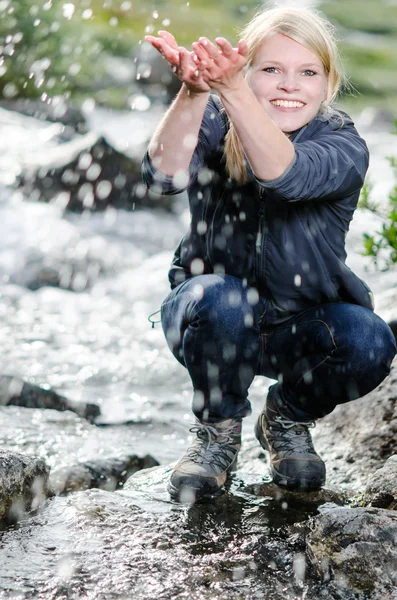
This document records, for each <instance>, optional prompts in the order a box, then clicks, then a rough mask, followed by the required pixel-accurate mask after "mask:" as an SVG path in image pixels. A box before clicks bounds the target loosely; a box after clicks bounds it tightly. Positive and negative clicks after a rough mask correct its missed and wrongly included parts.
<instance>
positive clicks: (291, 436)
mask: <svg viewBox="0 0 397 600" xmlns="http://www.w3.org/2000/svg"><path fill="white" fill-rule="evenodd" d="M315 426H316V424H315V422H314V421H307V422H305V421H303V422H297V421H290V420H288V419H285V418H283V417H280V416H279V415H277V416H276V417H275V418H274V420H272V422H271V423H269V429H270V434H271V438H272V444H273V447H274V449H275V450H281V451H282V452H284V453H285V454H297V453H298V454H307V453H310V454H315V450H314V447H313V442H312V438H311V435H310V432H309V429H313V428H314V427H315Z"/></svg>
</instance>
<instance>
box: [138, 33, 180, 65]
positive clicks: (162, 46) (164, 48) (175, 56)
mask: <svg viewBox="0 0 397 600" xmlns="http://www.w3.org/2000/svg"><path fill="white" fill-rule="evenodd" d="M150 37H152V36H147V37H146V38H145V39H146V40H147V41H148V42H150V43H151V44H152V46H153V48H155V49H156V50H157V51H158V52H160V54H161V55H162V56H163V57H164V58H165V60H166V61H167V62H168V63H169V64H170V65H171V66H172V67H176V66H178V64H179V52H178V50H173V49H172V48H170V47H169V45H168V44H166V43H165V41H164V40H162V39H160V38H155V37H153V39H148V38H150Z"/></svg>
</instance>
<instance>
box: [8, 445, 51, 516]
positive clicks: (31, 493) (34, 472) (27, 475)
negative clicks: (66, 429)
mask: <svg viewBox="0 0 397 600" xmlns="http://www.w3.org/2000/svg"><path fill="white" fill-rule="evenodd" d="M49 472H50V469H49V467H48V466H47V465H46V463H45V462H44V460H43V459H41V458H37V457H32V456H25V455H23V454H19V453H16V452H10V451H7V450H0V520H6V521H18V520H20V519H21V518H22V517H23V516H24V514H25V513H26V512H29V511H31V510H35V509H37V508H38V507H39V506H40V505H41V504H42V503H43V502H44V500H45V499H46V498H47V497H48V496H51V495H53V492H52V491H51V490H50V488H49V486H48V477H49Z"/></svg>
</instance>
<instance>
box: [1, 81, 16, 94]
mask: <svg viewBox="0 0 397 600" xmlns="http://www.w3.org/2000/svg"><path fill="white" fill-rule="evenodd" d="M17 94H18V88H17V86H16V85H15V84H14V83H11V82H10V83H6V84H5V86H4V88H3V96H4V98H15V96H16V95H17Z"/></svg>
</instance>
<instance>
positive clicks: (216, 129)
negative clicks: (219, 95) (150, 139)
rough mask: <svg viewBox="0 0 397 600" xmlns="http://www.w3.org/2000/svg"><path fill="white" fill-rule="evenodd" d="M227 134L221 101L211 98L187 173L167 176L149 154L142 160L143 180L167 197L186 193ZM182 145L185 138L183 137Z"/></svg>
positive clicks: (149, 186)
mask: <svg viewBox="0 0 397 600" xmlns="http://www.w3.org/2000/svg"><path fill="white" fill-rule="evenodd" d="M224 134H225V122H224V119H223V118H222V116H221V115H220V105H219V101H215V100H214V99H213V98H212V97H211V96H210V99H209V101H208V104H207V107H206V109H205V112H204V116H203V120H202V123H201V127H200V131H199V135H198V142H197V146H196V148H195V150H194V153H193V156H192V160H191V161H190V165H189V169H188V170H187V171H186V172H185V173H178V174H177V175H176V176H174V177H172V176H170V175H165V174H164V173H162V172H161V171H159V170H158V169H156V167H155V166H154V165H153V161H152V160H151V158H150V157H149V154H148V152H146V154H145V156H144V157H143V160H142V171H141V172H142V179H143V181H144V183H145V184H146V185H147V187H148V188H151V187H152V186H155V189H156V192H158V193H161V194H166V195H172V194H180V193H181V192H183V191H185V190H186V189H187V188H188V187H189V185H190V183H191V182H192V181H193V180H194V178H195V177H197V175H198V173H199V171H200V168H201V167H202V165H203V163H204V160H205V157H206V156H207V155H209V154H210V153H211V152H212V151H214V150H216V148H217V147H218V146H219V144H220V142H221V139H222V138H223V136H224ZM181 143H183V138H182V137H181Z"/></svg>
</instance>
